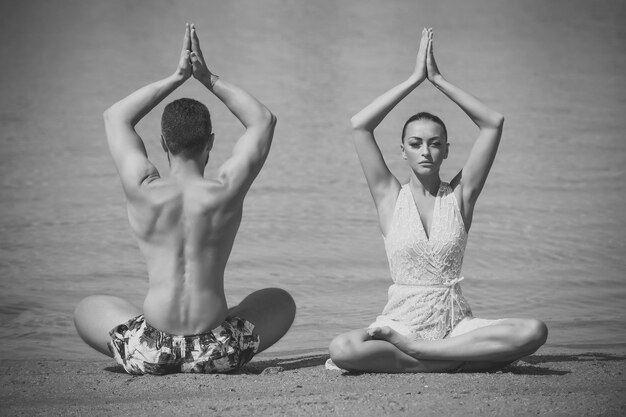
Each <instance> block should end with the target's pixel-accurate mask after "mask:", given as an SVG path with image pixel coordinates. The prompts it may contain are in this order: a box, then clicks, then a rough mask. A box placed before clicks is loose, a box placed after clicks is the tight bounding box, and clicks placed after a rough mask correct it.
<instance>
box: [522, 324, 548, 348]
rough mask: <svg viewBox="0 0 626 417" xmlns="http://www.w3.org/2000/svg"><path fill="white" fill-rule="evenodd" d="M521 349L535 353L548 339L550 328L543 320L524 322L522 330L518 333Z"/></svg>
mask: <svg viewBox="0 0 626 417" xmlns="http://www.w3.org/2000/svg"><path fill="white" fill-rule="evenodd" d="M518 339H519V340H518V344H519V345H520V346H519V347H520V348H521V349H524V350H532V351H535V350H537V349H539V348H540V347H541V346H542V345H543V344H544V343H546V340H547V339H548V326H546V324H545V323H544V322H542V321H541V320H535V319H527V320H524V322H523V326H522V329H520V331H519V332H518Z"/></svg>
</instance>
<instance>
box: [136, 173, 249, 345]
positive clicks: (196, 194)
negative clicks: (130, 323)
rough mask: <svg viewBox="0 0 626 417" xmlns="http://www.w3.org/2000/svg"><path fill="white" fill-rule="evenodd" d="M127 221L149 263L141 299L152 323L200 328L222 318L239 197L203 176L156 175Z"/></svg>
mask: <svg viewBox="0 0 626 417" xmlns="http://www.w3.org/2000/svg"><path fill="white" fill-rule="evenodd" d="M128 205H129V210H128V212H129V221H130V224H131V227H132V230H133V233H134V234H135V237H136V238H137V242H138V243H139V248H140V250H141V252H142V254H143V255H144V258H145V260H146V264H147V266H148V277H149V280H150V281H149V284H150V286H149V290H148V294H147V296H146V299H145V301H144V304H143V311H144V315H145V317H146V320H147V321H148V322H149V323H151V325H152V326H154V327H156V328H158V329H160V330H163V331H165V332H169V333H173V334H197V333H203V332H206V331H208V330H211V329H213V328H215V327H216V326H217V325H218V324H219V323H221V322H222V321H224V318H225V317H226V315H227V312H228V308H227V305H226V299H225V296H224V269H225V268H226V263H227V261H228V257H229V255H230V252H231V249H232V247H233V243H234V240H235V235H236V234H237V230H238V229H239V224H240V223H241V212H242V210H241V209H242V207H241V202H240V201H229V200H228V199H227V198H226V197H225V195H224V192H223V186H222V184H219V183H218V182H217V181H207V180H204V179H202V178H192V179H189V180H183V179H182V178H180V179H179V178H168V179H156V180H154V181H153V182H151V183H150V184H149V185H147V186H146V189H145V191H144V193H143V195H142V198H141V199H140V201H137V202H130V201H129V203H128Z"/></svg>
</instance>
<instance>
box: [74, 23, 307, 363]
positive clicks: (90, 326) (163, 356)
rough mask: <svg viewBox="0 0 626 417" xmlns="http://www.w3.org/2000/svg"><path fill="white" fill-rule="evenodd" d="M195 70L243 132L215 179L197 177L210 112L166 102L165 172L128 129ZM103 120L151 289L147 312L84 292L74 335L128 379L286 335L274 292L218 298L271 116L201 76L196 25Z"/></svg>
mask: <svg viewBox="0 0 626 417" xmlns="http://www.w3.org/2000/svg"><path fill="white" fill-rule="evenodd" d="M192 75H193V77H194V78H196V79H197V80H198V81H200V82H201V83H202V84H203V85H204V86H205V87H206V88H208V89H209V90H210V91H211V92H212V93H213V94H215V96H216V97H217V98H219V99H220V100H221V101H222V102H223V103H224V104H225V105H226V106H227V107H228V108H229V110H230V111H231V112H232V113H233V114H234V115H235V116H236V117H237V118H238V119H239V120H240V121H241V123H242V124H243V125H244V127H245V128H246V131H245V133H244V134H243V136H241V138H239V140H238V141H237V143H236V144H235V146H234V149H233V154H232V156H231V157H230V159H228V160H227V161H226V162H225V163H224V164H223V165H222V166H221V167H220V168H219V173H218V175H217V178H215V179H205V178H204V169H205V166H206V164H207V162H208V159H209V153H210V151H211V147H212V145H213V140H214V136H213V133H211V121H210V117H209V111H208V109H207V108H206V107H205V106H204V105H203V104H201V103H199V102H197V101H195V100H191V99H180V100H176V101H174V102H172V103H170V104H168V105H167V106H166V107H165V109H164V111H163V118H162V123H161V124H162V126H161V128H162V145H163V149H164V150H165V152H166V153H167V156H168V160H169V162H170V168H171V172H170V176H169V177H167V178H162V177H161V176H160V175H159V172H158V171H157V170H156V168H155V167H154V165H152V163H151V162H150V161H149V160H148V158H147V154H146V150H145V147H144V144H143V142H142V140H141V138H140V137H139V136H138V135H137V133H136V131H135V129H134V126H135V125H136V124H137V123H138V122H139V120H141V119H142V118H143V117H144V116H145V115H146V114H147V113H148V112H150V110H152V109H153V108H154V107H155V106H156V105H157V104H158V103H160V102H161V101H162V100H163V99H164V98H165V97H167V96H168V95H169V94H170V93H171V92H172V91H174V90H175V89H176V88H178V87H179V86H181V85H182V84H183V83H184V82H185V81H186V80H187V79H189V78H190V77H191V76H192ZM104 120H105V127H106V134H107V140H108V144H109V149H110V151H111V155H112V156H113V160H114V162H115V165H116V167H117V171H118V173H119V175H120V178H121V181H122V186H123V188H124V192H125V194H126V198H127V201H128V218H129V222H130V227H131V229H132V231H133V233H134V235H135V237H136V239H137V242H138V244H139V249H140V250H141V252H142V254H143V255H144V257H145V259H146V263H147V266H148V277H149V289H148V294H147V295H146V298H145V300H144V304H143V310H142V309H140V308H138V307H136V306H135V305H133V304H131V303H129V302H128V301H126V300H123V299H121V298H118V297H113V296H108V295H95V296H90V297H87V298H85V299H84V300H82V301H81V302H80V303H79V304H78V306H77V307H76V311H75V314H74V323H75V325H76V329H77V331H78V334H79V335H80V337H81V338H82V339H83V340H84V341H85V342H86V343H87V344H88V345H89V346H91V347H93V348H94V349H96V350H98V351H99V352H102V353H104V354H106V355H109V356H113V357H114V358H115V359H116V361H117V362H118V363H119V364H121V365H122V366H123V367H124V369H125V370H126V371H127V372H128V373H131V374H143V373H151V374H166V373H171V372H203V373H206V372H229V371H232V370H236V369H239V368H240V367H241V366H243V365H244V364H245V363H247V362H248V361H249V360H250V359H251V358H252V356H253V355H254V354H256V353H258V352H261V351H263V350H264V349H267V348H268V347H269V346H271V345H273V344H274V343H276V342H277V341H278V340H279V339H280V338H281V337H282V336H283V335H284V334H285V333H286V332H287V330H288V329H289V327H290V326H291V324H292V322H293V319H294V316H295V310H296V308H295V304H294V301H293V299H292V298H291V296H290V295H289V294H288V293H287V292H285V291H284V290H281V289H277V288H268V289H264V290H260V291H257V292H254V293H252V294H250V295H249V296H248V297H246V298H245V299H244V300H243V301H242V302H241V304H239V305H237V306H235V307H233V308H230V309H229V308H228V306H227V304H226V298H225V296H224V269H225V267H226V263H227V261H228V258H229V256H230V252H231V249H232V246H233V243H234V240H235V235H236V234H237V230H238V228H239V224H240V223H241V217H242V206H243V200H244V197H245V195H246V193H247V191H248V189H249V188H250V186H251V184H252V182H253V180H254V179H255V177H256V176H257V175H258V173H259V171H260V170H261V167H262V166H263V163H264V162H265V159H266V157H267V154H268V152H269V149H270V144H271V142H272V136H273V134H274V126H275V125H276V117H275V116H274V115H273V114H272V113H271V112H270V111H269V110H268V109H267V108H266V107H265V106H264V105H263V104H261V103H260V102H259V101H258V100H256V99H255V98H254V97H252V96H251V95H250V94H248V93H246V92H245V91H243V90H242V89H240V88H238V87H236V86H234V85H232V84H230V83H228V82H226V81H224V80H222V79H221V78H219V77H218V76H217V75H215V74H212V73H211V72H210V71H209V69H208V68H207V66H206V61H205V59H204V57H203V55H202V51H201V50H200V44H199V40H198V36H197V34H196V30H195V27H194V26H193V25H189V24H187V26H186V28H185V37H184V43H183V48H182V52H181V57H180V61H179V64H178V68H177V69H176V72H175V73H174V74H173V75H172V76H170V77H167V78H165V79H163V80H160V81H157V82H155V83H152V84H150V85H147V86H145V87H143V88H141V89H139V90H138V91H136V92H134V93H132V94H131V95H129V96H128V97H126V98H124V99H122V100H121V101H119V102H117V103H115V104H114V105H113V106H111V107H110V108H109V109H108V110H106V111H105V112H104Z"/></svg>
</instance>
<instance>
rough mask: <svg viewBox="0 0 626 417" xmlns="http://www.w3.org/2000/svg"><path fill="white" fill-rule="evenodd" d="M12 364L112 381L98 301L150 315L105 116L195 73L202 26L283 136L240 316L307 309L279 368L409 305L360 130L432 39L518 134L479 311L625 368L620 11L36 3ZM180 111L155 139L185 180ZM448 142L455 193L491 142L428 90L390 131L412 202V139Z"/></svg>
mask: <svg viewBox="0 0 626 417" xmlns="http://www.w3.org/2000/svg"><path fill="white" fill-rule="evenodd" d="M0 16H1V17H0V19H1V24H0V34H1V36H2V37H1V39H2V41H1V45H2V50H1V52H0V57H1V58H2V63H3V68H2V77H0V91H2V98H1V104H0V163H1V164H0V197H1V198H0V214H1V216H0V233H1V240H0V334H1V335H2V337H3V341H2V344H0V357H1V358H3V359H7V358H17V359H31V358H63V359H72V358H78V359H89V358H98V357H101V356H100V355H99V354H98V353H96V352H93V351H91V350H90V349H89V348H88V347H87V346H86V345H84V344H83V343H82V342H81V341H80V339H79V337H78V336H77V335H76V333H75V330H74V326H73V323H72V312H73V309H74V307H75V305H76V304H77V303H78V301H79V300H80V299H81V298H83V297H85V296H87V295H90V294H112V295H118V296H121V297H125V298H127V299H129V300H130V301H132V302H135V303H137V304H138V305H141V302H142V298H143V296H144V295H145V292H146V289H147V282H146V271H145V266H144V263H143V260H142V258H141V255H140V253H139V251H138V249H137V246H136V243H135V242H134V240H133V237H132V235H131V233H130V231H129V229H128V226H127V220H126V214H125V204H124V197H123V194H122V191H121V187H120V183H119V180H118V178H117V176H116V172H115V169H114V167H113V164H112V161H111V158H110V156H109V155H108V151H107V147H106V141H105V137H104V129H103V123H102V120H101V114H102V111H103V110H104V109H105V108H106V107H107V106H109V105H111V104H112V103H114V102H115V101H116V100H119V99H120V98H122V97H124V96H125V95H127V94H129V93H130V92H131V91H133V90H134V89H137V88H139V87H141V86H142V85H145V84H147V83H149V82H151V81H155V80H157V79H160V78H163V77H165V76H167V75H169V74H171V73H172V72H173V71H174V69H175V68H176V64H177V59H178V56H179V51H180V45H181V44H182V34H183V29H184V24H185V22H186V21H193V22H194V23H195V24H196V26H197V28H198V32H199V35H200V38H201V42H202V47H203V50H204V55H205V57H206V60H207V62H208V65H209V67H210V68H211V69H212V70H213V71H215V72H216V73H217V74H219V75H220V76H222V77H223V79H225V80H228V81H231V82H233V83H235V84H238V85H241V86H242V87H244V88H245V89H247V90H249V91H250V92H252V93H253V94H254V95H255V96H257V97H258V98H259V99H260V100H261V101H263V103H265V104H266V105H267V106H268V107H269V108H270V109H271V110H272V111H273V112H274V113H275V114H276V115H277V116H278V119H279V122H278V126H277V128H276V133H275V137H274V144H273V147H272V151H271V154H270V156H269V158H268V160H267V163H266V165H265V168H264V169H263V171H262V173H261V175H260V176H259V177H258V179H257V181H256V182H255V184H254V185H253V187H252V189H251V190H250V193H249V195H248V197H247V199H246V203H245V209H244V219H243V222H242V225H241V229H240V232H239V235H238V237H237V240H236V243H235V246H234V249H233V252H232V256H231V260H230V263H229V265H228V268H227V270H226V284H225V285H226V292H227V297H228V301H229V302H230V303H237V302H239V301H240V300H241V299H242V298H243V297H245V295H246V294H248V293H250V292H251V291H254V290H257V289H261V288H264V287H269V286H272V287H282V288H285V289H287V290H288V291H290V292H291V293H292V294H293V296H294V298H295V300H296V303H297V305H298V312H297V317H296V320H295V322H294V325H293V327H292V328H291V330H290V332H289V333H288V334H287V335H286V336H285V338H284V339H283V340H282V341H280V342H279V343H278V344H277V345H275V346H274V347H272V348H271V350H270V351H269V352H270V353H273V354H284V353H305V352H313V351H315V352H320V351H324V350H325V349H326V347H327V346H328V343H329V342H330V340H331V339H332V338H333V337H334V336H335V335H337V334H339V333H341V332H345V331H348V330H352V329H356V328H362V327H365V326H367V325H368V324H369V323H370V322H372V321H373V319H374V318H375V316H376V315H377V314H379V313H380V311H381V310H382V308H383V306H384V304H385V301H386V290H387V287H388V286H389V285H390V284H391V281H390V278H389V272H388V266H387V261H386V257H385V253H384V246H383V242H382V238H381V235H380V231H379V229H378V226H377V223H376V212H375V209H374V206H373V204H372V200H371V197H370V195H369V191H368V190H367V185H366V184H365V180H364V177H363V174H362V172H361V169H360V166H359V163H358V160H357V157H356V154H355V152H354V149H353V146H352V143H351V139H350V129H349V122H348V120H349V118H350V116H351V115H352V114H354V113H356V112H357V111H358V110H360V109H361V108H363V107H364V106H365V105H367V104H368V103H369V102H370V101H371V100H373V99H374V98H375V97H376V96H377V95H379V94H381V93H383V92H384V91H386V90H387V89H389V88H390V87H392V86H393V85H395V84H397V83H399V82H401V81H403V80H405V79H406V78H407V77H408V76H409V75H410V73H411V71H412V69H413V66H414V62H415V54H416V52H417V46H418V40H419V39H418V36H419V34H420V32H421V29H422V27H424V26H432V27H434V30H435V54H436V57H437V61H438V64H439V67H440V69H441V71H442V73H443V74H444V75H445V76H446V77H447V78H449V79H450V80H451V81H452V82H453V83H455V84H457V85H458V86H460V87H462V88H464V89H466V90H467V91H469V92H471V93H473V94H475V95H476V96H478V97H480V98H481V99H482V100H484V101H485V102H486V103H487V104H488V105H489V106H490V107H492V108H494V109H496V110H498V111H500V112H501V113H503V114H504V115H505V116H506V122H505V129H504V135H503V139H502V144H501V147H500V150H499V153H498V156H497V159H496V162H495V164H494V166H493V168H492V171H491V174H490V177H489V179H488V181H487V184H486V186H485V188H484V190H483V194H482V195H481V198H480V200H479V202H478V204H477V207H476V212H475V216H474V222H473V225H472V229H471V232H470V235H469V236H470V238H469V243H468V247H467V251H466V255H465V264H464V268H463V275H464V276H465V277H466V279H465V281H464V282H463V292H464V294H465V295H466V297H467V298H468V300H469V302H470V304H471V305H472V307H473V310H474V314H475V315H476V316H478V317H485V318H499V317H536V318H539V319H542V320H544V321H545V322H546V323H547V324H548V327H549V329H550V336H549V339H548V344H547V346H552V347H556V348H566V347H567V348H575V349H593V350H608V349H611V350H614V349H618V350H626V325H625V324H624V319H625V315H624V312H623V305H624V304H623V303H624V302H623V300H624V298H625V296H626V285H625V282H624V281H625V270H626V261H625V260H624V254H625V253H624V249H625V243H624V237H625V226H626V214H625V210H624V203H625V200H626V187H625V185H624V181H623V177H624V174H625V172H624V171H625V168H624V167H625V166H626V165H625V163H626V141H625V140H624V132H625V131H626V119H625V118H624V108H625V106H624V105H625V102H626V95H625V91H626V89H625V86H626V85H625V84H626V75H625V74H626V58H625V57H626V54H624V51H625V40H626V31H625V29H624V26H623V21H624V17H626V15H625V13H624V6H623V4H622V3H620V2H618V1H605V2H602V3H596V2H593V3H587V2H582V1H575V2H571V1H551V2H543V1H538V0H537V1H530V2H529V1H509V2H498V1H495V0H493V1H478V2H477V1H472V2H461V1H457V2H453V1H442V2H437V3H422V2H416V1H411V0H406V1H397V2H383V1H365V2H364V1H356V0H354V1H341V2H339V1H330V0H324V1H316V2H310V1H308V2H307V1H304V0H303V1H297V0H292V1H289V0H272V1H262V2H257V1H237V2H204V1H196V2H185V3H170V2H166V1H154V2H153V1H132V2H131V1H121V0H118V1H110V2H96V1H88V2H85V1H78V0H75V1H63V2H60V1H58V2H57V1H55V2H48V1H33V2H26V3H17V2H4V3H2V6H0ZM185 96H189V97H193V98H196V99H199V100H201V101H203V102H205V103H207V105H208V106H209V107H210V110H211V112H212V114H213V119H214V128H215V132H216V144H215V148H214V151H213V155H212V156H211V160H210V162H209V169H208V175H211V174H214V173H215V170H216V167H217V166H219V164H220V163H222V162H223V161H224V160H225V159H226V158H227V157H228V156H229V154H230V151H231V149H232V146H233V144H234V143H235V140H236V139H237V138H238V137H239V135H241V133H242V131H243V130H242V128H241V126H240V125H239V123H238V122H237V120H236V119H235V118H234V117H232V115H230V113H229V112H228V110H227V109H225V108H224V106H223V105H222V104H221V103H220V102H219V101H217V100H216V99H215V98H214V97H212V96H211V94H210V93H209V92H207V91H206V90H204V89H203V87H202V86H201V85H200V84H199V83H197V82H195V81H194V80H190V81H189V82H187V83H186V84H185V85H184V86H183V87H181V88H180V89H179V90H178V91H176V92H175V93H174V94H172V96H171V98H168V100H170V99H174V98H178V97H185ZM163 105H164V103H163V104H161V105H159V106H157V108H156V109H155V110H154V111H153V112H152V113H151V114H150V115H148V116H147V117H146V118H145V120H144V121H142V122H141V123H140V124H139V126H138V131H139V133H140V135H142V137H143V138H144V140H145V142H146V147H147V149H148V153H149V156H150V158H151V160H153V162H154V163H155V165H157V167H158V169H159V170H160V171H161V172H162V173H163V174H165V173H167V161H166V159H165V156H164V154H163V152H162V151H161V150H160V148H159V143H158V138H159V116H160V112H161V111H162V108H163ZM421 110H428V111H431V112H433V113H435V114H438V115H440V116H441V117H442V118H443V119H444V120H445V121H446V123H447V125H448V131H449V136H450V142H451V149H450V157H449V158H448V160H447V161H446V162H445V164H444V167H443V169H442V177H443V178H444V180H445V179H448V180H449V179H450V178H452V177H453V176H454V175H455V174H456V172H458V170H460V169H461V168H462V166H463V163H464V161H465V160H466V158H467V156H468V153H469V151H470V149H471V146H472V143H473V141H474V139H475V138H476V134H477V129H476V128H475V126H474V125H473V124H472V123H471V121H469V119H468V118H467V116H465V115H464V114H463V112H462V111H461V110H460V109H458V108H457V107H456V106H455V105H454V104H453V103H451V102H450V101H449V100H447V99H446V98H445V97H444V96H443V95H442V94H441V93H439V92H438V91H437V90H436V89H434V88H433V87H432V86H431V85H429V84H428V82H426V83H425V84H424V85H423V86H420V87H419V88H418V89H417V90H416V91H415V92H413V93H412V94H411V95H410V96H409V97H408V98H407V99H406V100H404V101H403V102H402V103H401V104H400V105H399V106H398V107H397V108H396V109H395V110H394V111H393V112H392V113H391V114H390V115H389V116H388V117H387V119H386V120H385V121H384V122H383V123H382V124H381V125H380V127H379V128H378V129H377V131H376V136H377V138H378V141H379V144H380V147H381V149H382V151H383V153H384V154H385V158H386V160H387V163H388V165H389V167H390V169H391V170H392V171H393V172H394V174H396V175H397V176H398V177H399V178H400V179H401V180H403V181H406V179H407V178H408V171H407V168H406V166H405V165H404V161H403V160H402V158H401V157H400V153H399V149H400V148H399V145H400V138H399V136H400V129H401V126H402V124H403V122H404V120H405V119H406V118H407V117H408V116H410V115H411V114H413V113H415V112H417V111H421Z"/></svg>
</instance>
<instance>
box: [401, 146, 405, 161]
mask: <svg viewBox="0 0 626 417" xmlns="http://www.w3.org/2000/svg"><path fill="white" fill-rule="evenodd" d="M400 150H401V151H402V159H406V152H405V151H404V144H401V145H400Z"/></svg>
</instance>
